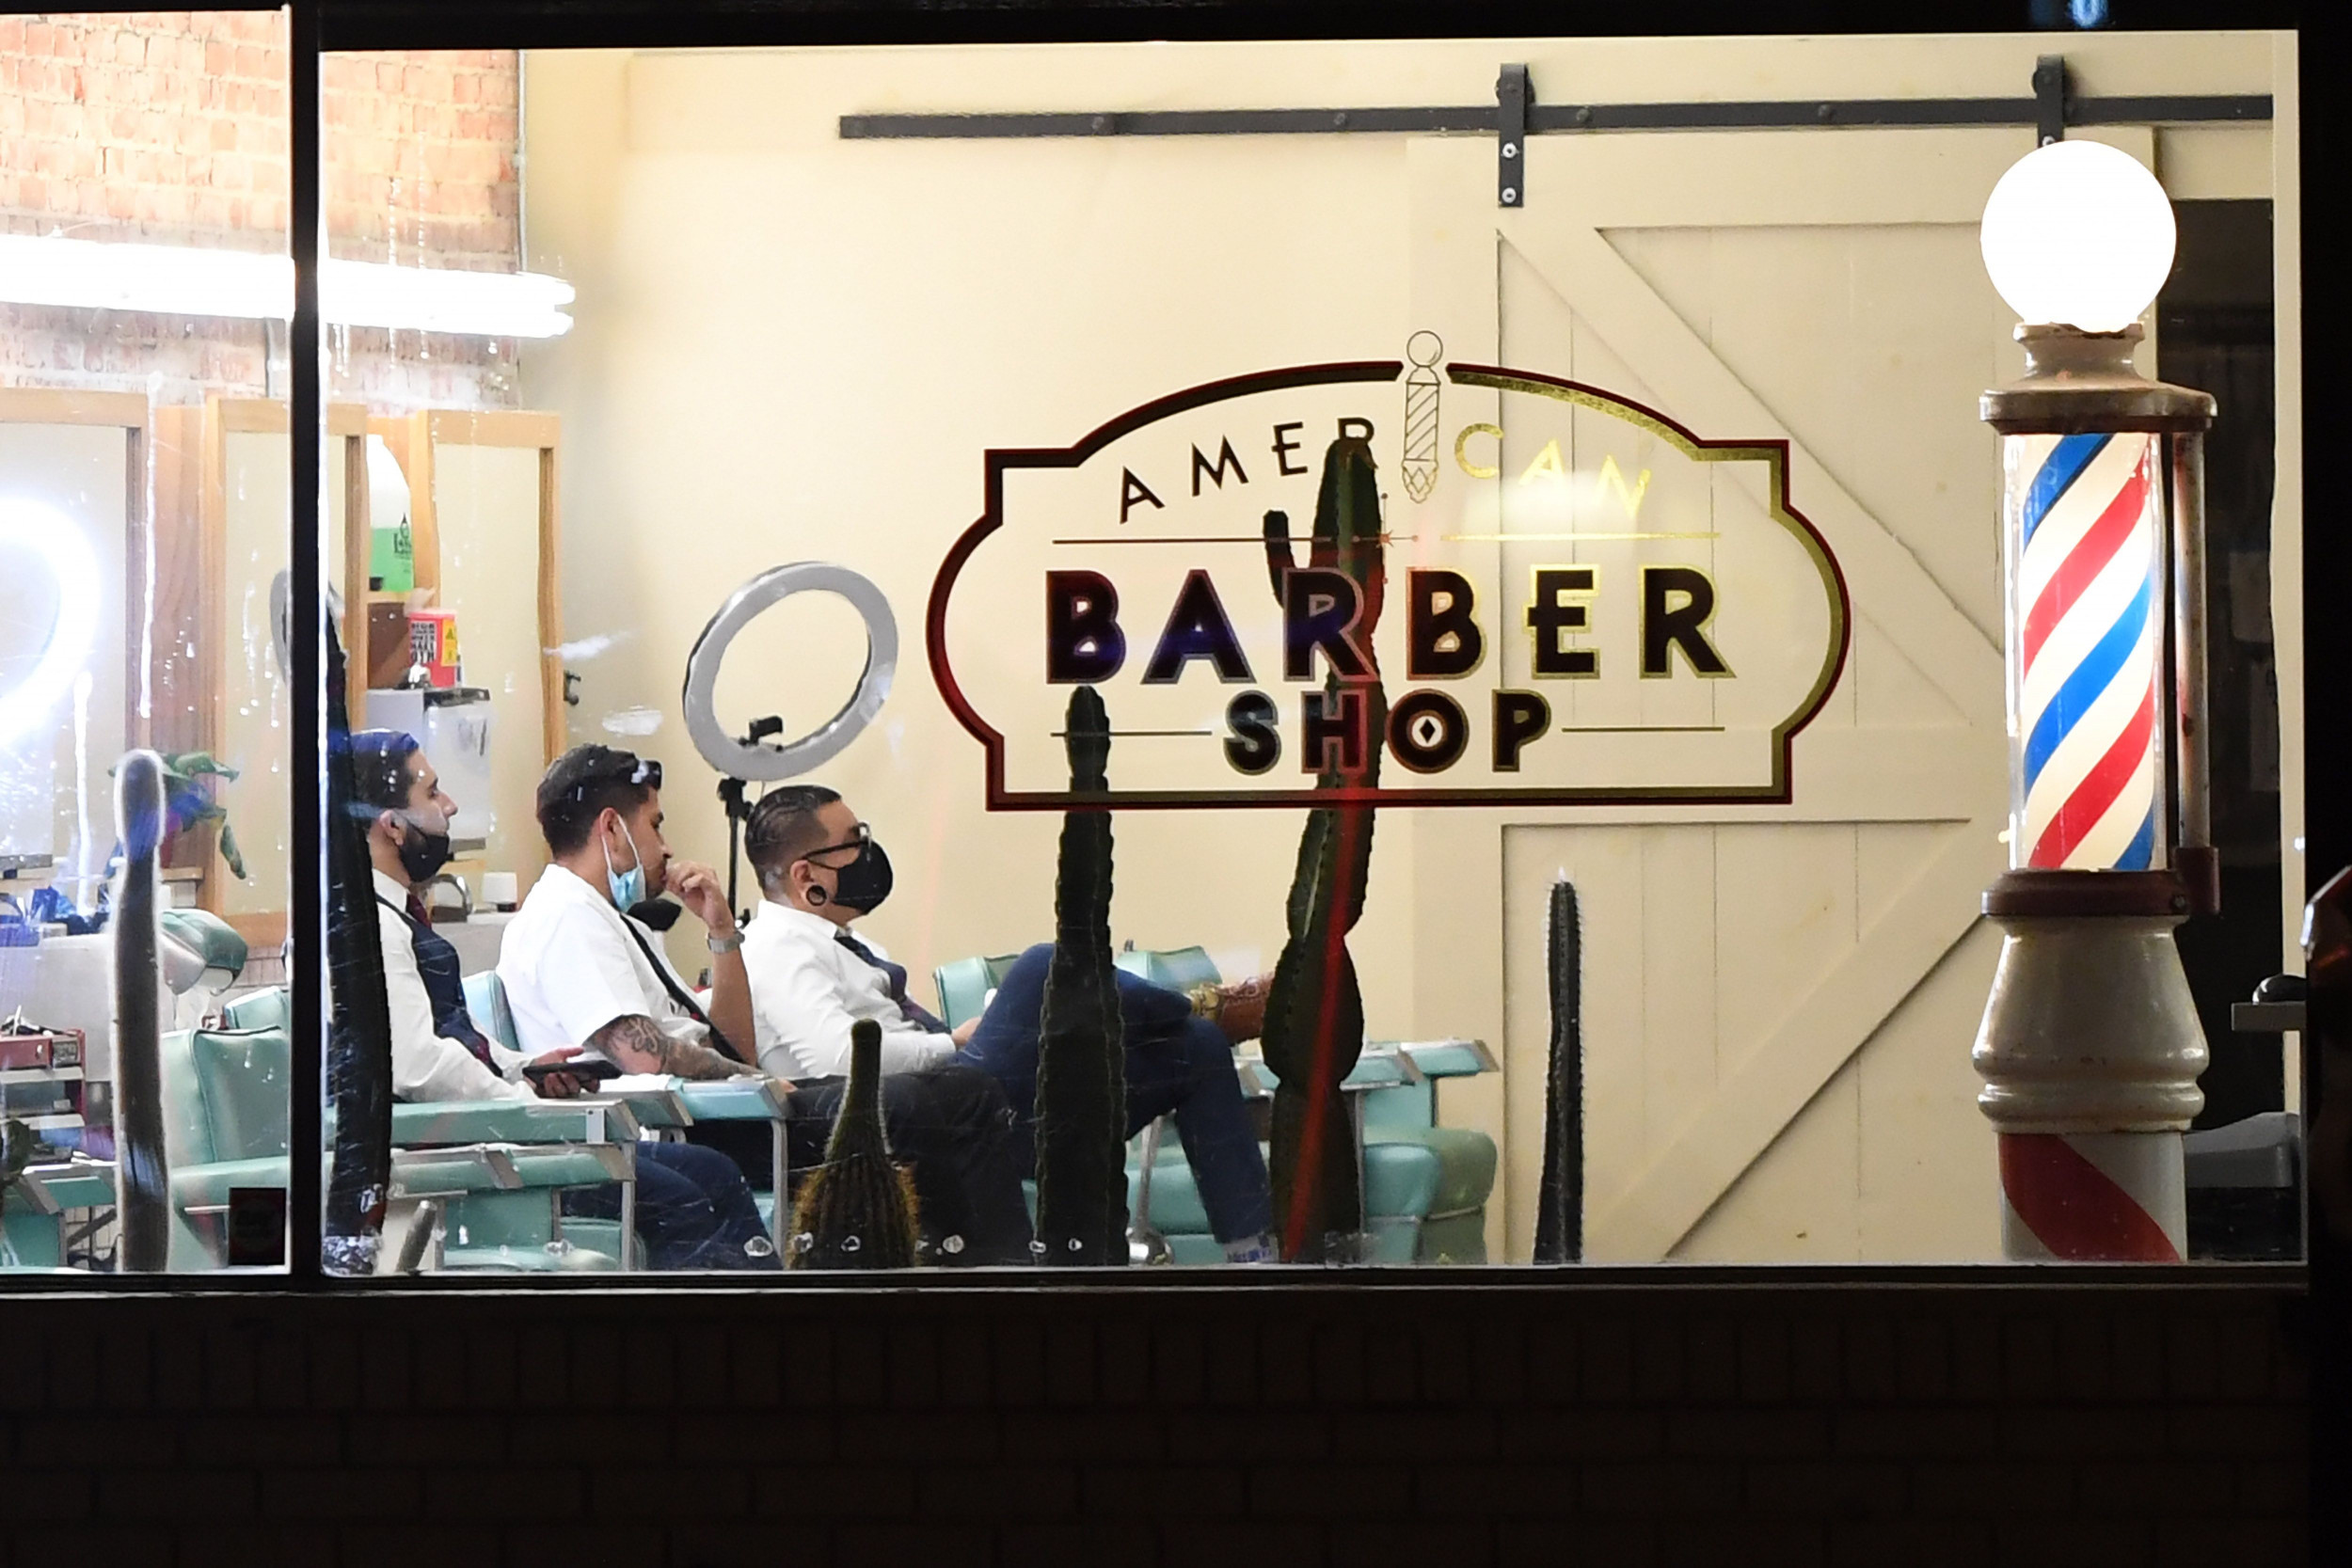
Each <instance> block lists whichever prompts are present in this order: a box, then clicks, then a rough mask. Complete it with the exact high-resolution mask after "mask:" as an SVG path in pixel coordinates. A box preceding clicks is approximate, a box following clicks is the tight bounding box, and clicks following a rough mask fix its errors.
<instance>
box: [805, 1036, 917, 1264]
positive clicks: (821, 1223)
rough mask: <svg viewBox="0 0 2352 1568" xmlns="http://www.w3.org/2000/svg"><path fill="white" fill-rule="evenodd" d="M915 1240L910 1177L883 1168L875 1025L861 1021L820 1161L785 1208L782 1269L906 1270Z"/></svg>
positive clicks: (886, 1153) (885, 1150) (885, 1153)
mask: <svg viewBox="0 0 2352 1568" xmlns="http://www.w3.org/2000/svg"><path fill="white" fill-rule="evenodd" d="M919 1236H920V1232H919V1231H918V1230H917V1229H916V1227H915V1218H914V1180H913V1179H912V1178H910V1177H909V1176H908V1175H907V1173H906V1172H904V1171H902V1170H900V1169H898V1166H896V1165H894V1164H891V1163H890V1140H889V1139H888V1138H887V1137H886V1136H884V1135H883V1132H882V1025H881V1024H879V1023H877V1022H874V1021H873V1020H872V1019H870V1018H862V1019H859V1020H858V1021H857V1022H855V1023H852V1024H851V1025H850V1083H849V1086H848V1087H847V1088H845V1089H844V1090H843V1091H842V1094H841V1110H840V1114H839V1115H838V1116H836V1117H834V1124H833V1137H832V1138H831V1140H830V1141H828V1142H827V1143H826V1145H825V1163H824V1164H822V1165H819V1166H818V1168H817V1169H815V1170H813V1171H811V1172H810V1173H809V1176H808V1180H806V1181H805V1182H803V1184H802V1186H801V1197H800V1201H799V1202H798V1203H796V1204H795V1205H793V1209H792V1237H793V1241H792V1245H791V1246H790V1247H789V1248H788V1249H787V1253H786V1257H785V1264H786V1266H787V1268H795V1269H911V1268H913V1267H914V1263H915V1249H916V1243H917V1241H918V1239H919Z"/></svg>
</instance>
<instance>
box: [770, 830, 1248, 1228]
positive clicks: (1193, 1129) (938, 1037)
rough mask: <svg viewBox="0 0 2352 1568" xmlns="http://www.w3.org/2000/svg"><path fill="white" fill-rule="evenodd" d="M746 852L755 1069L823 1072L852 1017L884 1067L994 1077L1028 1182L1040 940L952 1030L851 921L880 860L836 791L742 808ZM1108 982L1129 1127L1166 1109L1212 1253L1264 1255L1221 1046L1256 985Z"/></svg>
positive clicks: (874, 903) (874, 892)
mask: <svg viewBox="0 0 2352 1568" xmlns="http://www.w3.org/2000/svg"><path fill="white" fill-rule="evenodd" d="M744 849H745V852H746V853H747V854H748V855H749V856H750V857H751V863H752V869H753V870H754V871H755V873H756V874H757V876H758V878H759V885H760V891H761V893H762V894H763V895H765V901H764V902H763V903H762V904H761V905H760V906H759V911H758V913H757V914H756V916H755V918H754V919H753V921H752V923H751V927H750V928H749V930H748V931H746V933H745V934H744V938H743V958H744V961H745V964H746V965H747V967H748V969H749V972H750V974H751V982H752V1004H753V1020H754V1024H755V1028H756V1030H757V1032H758V1041H759V1059H760V1062H761V1063H762V1065H764V1066H765V1067H767V1069H769V1070H770V1071H771V1072H783V1071H794V1072H799V1071H805V1070H808V1069H812V1068H813V1069H818V1070H828V1069H831V1065H832V1063H833V1062H834V1060H835V1059H837V1054H841V1053H847V1051H848V1041H849V1030H850V1023H851V1022H852V1021H855V1020H858V1019H872V1020H874V1021H876V1022H879V1023H880V1024H881V1025H882V1069H883V1071H884V1072H885V1073H904V1072H914V1073H916V1074H917V1075H918V1076H919V1075H920V1074H921V1073H923V1072H928V1071H936V1070H938V1068H937V1067H936V1064H938V1063H940V1062H942V1061H946V1060H951V1059H952V1060H960V1061H963V1062H968V1063H969V1064H971V1066H972V1067H973V1068H976V1069H979V1070H980V1071H982V1072H985V1073H987V1074H989V1075H990V1076H991V1077H993V1078H994V1079H996V1081H997V1082H998V1083H999V1084H1001V1085H1003V1087H1004V1092H1005V1097H1006V1099H1007V1101H1009V1103H1010V1104H1011V1106H1012V1108H1013V1112H1014V1117H1015V1126H1016V1131H1015V1135H1014V1138H1013V1153H1014V1158H1015V1160H1016V1162H1017V1163H1018V1164H1019V1165H1020V1167H1021V1169H1022V1172H1023V1174H1024V1175H1026V1174H1028V1172H1029V1170H1030V1169H1031V1168H1032V1166H1033V1164H1034V1162H1035V1153H1036V1150H1035V1136H1036V1134H1035V1126H1034V1121H1033V1117H1034V1111H1035V1106H1036V1101H1037V1071H1038V1047H1039V1024H1040V1018H1041V1013H1042V1011H1043V1005H1044V991H1045V973H1046V969H1047V967H1048V966H1049V964H1050V963H1051V961H1052V959H1053V953H1054V949H1053V946H1052V944H1051V943H1041V944H1039V945H1037V946H1033V947H1031V948H1029V949H1028V950H1027V951H1026V952H1025V953H1024V954H1022V956H1021V957H1020V958H1018V959H1017V960H1015V961H1014V963H1013V965H1012V967H1011V968H1010V970H1009V971H1008V972H1007V974H1005V977H1004V982H1003V984H1002V985H1001V986H1000V987H999V988H998V990H997V991H996V993H995V995H994V996H993V999H992V1000H991V1001H990V1002H989V1004H988V1006H987V1008H986V1010H985V1011H984V1012H983V1013H982V1014H981V1016H980V1017H978V1018H977V1019H972V1020H969V1021H967V1022H965V1023H964V1024H962V1025H961V1027H960V1028H957V1029H955V1030H953V1031H950V1030H949V1029H948V1027H947V1025H946V1023H945V1022H941V1021H940V1020H939V1019H937V1018H935V1017H933V1016H932V1015H931V1014H930V1012H928V1011H926V1010H925V1009H924V1008H923V1006H921V1005H920V1004H919V1003H917V1002H915V1001H914V999H913V998H912V997H910V996H908V995H907V972H906V970H905V969H904V968H903V967H901V966H900V965H898V964H896V963H893V962H892V961H891V960H890V956H889V955H888V954H887V953H885V952H883V951H882V948H881V947H880V946H879V945H877V944H876V943H875V942H872V941H870V940H868V939H867V938H866V937H865V936H864V935H862V934H861V933H859V932H858V931H856V930H855V929H853V928H852V927H851V925H850V922H851V921H852V920H854V919H856V918H858V917H860V916H863V915H866V914H869V913H871V912H872V911H874V910H875V908H876V907H878V906H879V905H880V904H881V903H882V900H883V899H884V898H886V897H888V896H889V894H890V889H891V880H892V877H891V870H890V860H889V857H888V856H886V855H884V854H883V853H882V846H881V845H879V844H876V843H875V842H874V841H873V834H872V833H871V832H869V831H868V830H867V828H866V824H865V823H864V822H862V821H860V820H859V819H858V815H857V813H856V812H854V811H852V810H850V806H849V804H848V803H847V802H846V801H844V800H842V799H841V797H840V796H839V795H837V794H835V793H834V791H833V790H830V789H827V788H825V787H824V786H823V785H822V784H782V785H779V786H777V787H776V788H773V789H771V790H770V791H768V793H767V794H765V795H763V796H761V797H760V800H759V803H758V804H757V805H756V806H755V807H754V808H753V809H752V815H751V821H750V823H749V824H748V826H747V828H746V830H745V832H744ZM1118 978H1119V1006H1120V1018H1121V1021H1122V1023H1123V1027H1124V1031H1125V1040H1126V1081H1127V1132H1128V1134H1129V1135H1130V1136H1133V1135H1134V1134H1135V1133H1136V1132H1138V1131H1140V1130H1141V1129H1142V1128H1144V1127H1145V1126H1148V1125H1149V1124H1150V1123H1151V1121H1152V1118H1154V1117H1160V1116H1173V1117H1175V1120H1176V1131H1177V1135H1178V1136H1179V1137H1180V1138H1181V1139H1182V1140H1183V1143H1184V1157H1185V1160H1186V1162H1187V1163H1188V1164H1190V1165H1191V1166H1192V1172H1193V1178H1194V1180H1195V1182H1196V1184H1197V1186H1198V1188H1199V1191H1200V1201H1201V1206H1202V1208H1203V1209H1205V1210H1206V1211H1207V1212H1208V1219H1209V1227H1210V1229H1211V1230H1212V1231H1213V1232H1214V1233H1215V1234H1216V1239H1217V1241H1218V1242H1219V1243H1223V1245H1224V1248H1225V1255H1226V1257H1227V1258H1228V1259H1232V1261H1235V1262H1262V1261H1265V1260H1267V1259H1271V1258H1272V1257H1273V1256H1274V1243H1273V1238H1272V1236H1271V1235H1270V1234H1269V1230H1270V1227H1271V1224H1272V1200H1271V1197H1270V1195H1269V1193H1268V1188H1267V1180H1266V1166H1265V1156H1264V1154H1263V1151H1262V1150H1261V1149H1260V1148H1259V1146H1258V1137H1257V1132H1256V1131H1255V1129H1254V1127H1253V1126H1252V1123H1251V1120H1250V1117H1249V1112H1248V1106H1247V1105H1246V1103H1245V1102H1244V1101H1243V1100H1242V1093H1241V1081H1240V1078H1239V1075H1238V1073H1237V1071H1236V1069H1235V1068H1234V1066H1233V1046H1234V1045H1235V1044H1236V1043H1238V1042H1240V1041H1242V1040H1245V1039H1249V1038H1252V1037H1255V1036H1256V1035H1257V1033H1258V1031H1259V1028H1260V1026H1261V1024H1262V1023H1263V1020H1264V1016H1265V993H1266V988H1267V980H1266V978H1265V977H1263V976H1261V977H1258V978H1254V979H1249V980H1245V981H1241V982H1239V983H1237V984H1234V985H1230V986H1221V987H1215V988H1203V989H1202V994H1200V996H1197V997H1195V996H1187V995H1183V994H1180V993H1178V992H1176V991H1172V990H1166V989H1164V988H1162V987H1159V986H1154V985H1152V984H1150V983H1148V982H1146V981H1144V980H1141V979H1138V978H1136V976H1134V975H1132V974H1126V973H1124V972H1121V973H1120V975H1119V977H1118ZM883 1082H884V1084H885V1085H887V1084H891V1083H894V1082H897V1080H896V1079H893V1078H885V1079H884V1080H883Z"/></svg>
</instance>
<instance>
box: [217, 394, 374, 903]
mask: <svg viewBox="0 0 2352 1568" xmlns="http://www.w3.org/2000/svg"><path fill="white" fill-rule="evenodd" d="M222 441H223V447H222V464H221V487H222V500H223V503H224V510H223V512H222V515H221V522H222V539H221V561H222V565H223V572H222V578H221V625H220V626H219V627H218V628H217V629H218V632H219V635H220V637H221V640H222V641H221V653H220V671H221V692H220V706H219V729H218V732H217V733H218V736H219V740H218V745H219V753H218V754H219V759H220V761H221V762H222V763H224V764H225V765H227V766H228V767H230V768H236V769H237V772H238V776H237V778H236V780H235V781H234V782H233V783H229V784H219V785H217V786H216V789H217V799H218V800H219V801H220V803H221V804H222V805H224V806H226V807H227V808H228V811H229V824H230V827H231V828H233V829H234V830H235V831H236V834H237V847H238V848H239V849H240V850H242V851H243V852H244V854H245V869H246V877H245V879H244V880H242V881H240V880H238V879H236V878H234V877H232V876H230V874H229V868H228V866H227V865H226V864H219V863H216V869H215V875H216V876H218V877H219V878H220V879H221V884H220V910H221V912H222V913H223V914H226V915H246V914H262V913H278V912H280V911H284V909H285V908H286V888H287V880H288V877H289V875H290V871H289V865H290V857H291V856H292V854H293V852H294V850H293V844H292V838H291V831H292V830H291V826H290V821H291V819H290V817H289V815H288V812H289V806H288V801H289V800H290V799H291V793H290V792H291V790H292V787H293V784H292V780H291V779H290V778H289V777H288V775H287V772H286V768H287V753H288V747H289V745H290V743H291V741H290V735H289V731H288V726H289V725H290V724H291V723H292V722H293V720H294V715H293V711H292V709H291V708H290V707H289V705H288V703H287V694H286V680H285V676H284V674H283V673H281V672H280V671H279V670H278V657H277V655H276V654H275V653H274V652H273V651H272V648H271V641H270V625H269V614H270V610H269V588H270V579H271V578H275V577H276V576H277V575H278V573H279V572H281V571H284V570H285V568H286V560H287V557H286V527H287V515H288V507H289V505H290V498H291V494H292V492H291V490H290V488H289V486H290V484H291V483H292V478H293V475H292V469H291V467H290V465H291V463H292V462H293V453H292V451H290V449H289V447H288V444H287V439H286V437H285V436H284V435H282V434H273V433H268V432H262V431H240V430H232V431H229V432H227V433H226V434H225V435H224V436H223V437H222ZM326 512H327V516H326V537H327V541H328V544H327V573H328V576H327V579H326V580H327V581H329V582H332V583H337V584H341V582H342V556H343V551H342V537H343V443H342V441H341V440H330V441H328V442H327V443H326Z"/></svg>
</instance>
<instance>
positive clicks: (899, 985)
mask: <svg viewBox="0 0 2352 1568" xmlns="http://www.w3.org/2000/svg"><path fill="white" fill-rule="evenodd" d="M833 940H834V941H835V942H839V943H840V944H841V945H842V946H844V947H846V948H848V949H849V950H850V952H852V953H854V954H856V955H857V956H858V957H859V958H862V959H864V960H865V961H866V963H869V964H871V965H873V966H874V967H875V968H876V969H879V970H881V971H882V975H883V977H884V978H886V979H887V980H889V982H890V1000H892V1001H893V1002H896V1003H897V1004H898V1010H899V1011H900V1012H902V1013H904V1014H906V1015H907V1021H908V1022H911V1023H914V1024H915V1025H917V1026H918V1027H920V1028H922V1029H924V1030H926V1031H928V1032H930V1033H931V1034H934V1035H945V1034H947V1033H949V1030H948V1028H947V1025H946V1024H945V1023H943V1022H940V1021H939V1020H938V1019H937V1018H936V1017H934V1016H932V1014H931V1013H930V1012H929V1011H927V1010H926V1009H925V1008H924V1007H923V1006H922V1005H921V1004H919V1003H917V1002H915V1001H914V1000H913V999H911V998H910V997H909V996H908V995H907V967H906V965H904V964H894V963H892V962H891V961H890V960H889V959H888V958H883V957H882V955H881V954H879V953H877V952H875V951H874V950H873V949H872V948H870V947H868V946H866V944H865V943H864V942H860V941H858V940H857V938H855V937H853V936H851V935H850V933H849V932H847V931H835V932H834V934H833Z"/></svg>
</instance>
